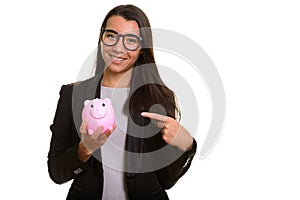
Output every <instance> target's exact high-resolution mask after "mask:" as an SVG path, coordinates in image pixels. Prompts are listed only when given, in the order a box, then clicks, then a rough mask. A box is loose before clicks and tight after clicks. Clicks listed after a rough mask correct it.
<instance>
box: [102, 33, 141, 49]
mask: <svg viewBox="0 0 300 200" xmlns="http://www.w3.org/2000/svg"><path fill="white" fill-rule="evenodd" d="M120 37H123V45H124V47H125V49H127V50H130V51H135V50H137V48H139V46H140V45H141V43H142V39H143V38H142V37H141V36H138V35H134V34H124V35H123V34H119V33H117V32H116V31H114V30H110V29H105V30H103V31H102V32H101V41H102V42H103V44H105V45H106V46H114V45H116V44H117V43H118V41H119V39H120Z"/></svg>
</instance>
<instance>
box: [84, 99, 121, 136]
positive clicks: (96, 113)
mask: <svg viewBox="0 0 300 200" xmlns="http://www.w3.org/2000/svg"><path fill="white" fill-rule="evenodd" d="M82 120H85V121H86V122H87V131H88V134H89V135H92V134H93V133H94V131H95V130H96V129H97V128H98V127H99V126H103V130H102V131H103V132H105V131H106V130H108V129H110V130H113V126H114V124H115V113H114V110H113V107H112V103H111V100H110V99H109V98H105V99H98V98H96V99H93V100H85V101H84V108H83V110H82Z"/></svg>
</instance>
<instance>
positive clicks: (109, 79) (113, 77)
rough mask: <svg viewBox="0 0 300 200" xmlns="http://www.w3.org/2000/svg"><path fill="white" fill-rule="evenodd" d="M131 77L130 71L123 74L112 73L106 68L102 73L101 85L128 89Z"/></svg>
mask: <svg viewBox="0 0 300 200" xmlns="http://www.w3.org/2000/svg"><path fill="white" fill-rule="evenodd" d="M131 75H132V69H130V70H128V71H126V72H125V73H114V72H112V71H111V70H109V69H108V68H107V69H106V70H105V71H104V73H103V77H102V80H101V85H102V86H105V87H112V88H123V87H129V86H130V80H131Z"/></svg>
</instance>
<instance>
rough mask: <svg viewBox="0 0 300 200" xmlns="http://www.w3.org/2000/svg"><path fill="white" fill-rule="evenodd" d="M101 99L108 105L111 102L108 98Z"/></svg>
mask: <svg viewBox="0 0 300 200" xmlns="http://www.w3.org/2000/svg"><path fill="white" fill-rule="evenodd" d="M103 101H104V102H105V103H106V104H108V105H109V104H111V100H110V98H104V99H103Z"/></svg>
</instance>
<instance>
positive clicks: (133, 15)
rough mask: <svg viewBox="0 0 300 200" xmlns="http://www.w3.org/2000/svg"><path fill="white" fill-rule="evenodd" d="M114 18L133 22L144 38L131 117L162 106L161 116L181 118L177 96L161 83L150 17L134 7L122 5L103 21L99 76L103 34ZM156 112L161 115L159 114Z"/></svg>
mask: <svg viewBox="0 0 300 200" xmlns="http://www.w3.org/2000/svg"><path fill="white" fill-rule="evenodd" d="M112 16H121V17H123V18H124V19H126V20H134V21H136V22H137V24H138V26H139V28H140V36H141V37H142V38H143V40H142V45H141V54H140V55H139V58H138V60H137V62H136V63H135V65H134V69H133V74H132V77H131V84H130V91H131V97H130V100H129V108H130V111H131V115H132V114H134V113H136V114H137V115H140V112H141V111H148V110H149V109H150V108H151V106H153V105H155V104H160V105H161V106H163V108H164V109H165V111H164V112H166V113H162V114H167V115H168V116H171V117H173V118H177V117H179V116H180V111H179V107H178V106H177V103H176V100H175V95H174V93H173V91H172V90H170V89H169V88H168V87H167V86H166V85H165V84H164V83H163V81H162V79H161V77H160V75H159V72H158V69H157V65H156V63H155V59H154V52H153V39H152V31H151V26H150V22H149V19H148V17H147V16H146V14H145V13H144V12H143V11H142V10H141V9H140V8H138V7H136V6H134V5H130V4H128V5H119V6H117V7H115V8H113V9H112V10H111V11H109V12H108V14H107V15H106V17H105V18H104V20H103V23H102V25H101V30H100V37H99V41H98V50H97V59H96V74H98V73H101V74H102V73H103V71H104V68H105V62H104V60H103V57H102V54H101V50H100V43H101V40H100V38H101V33H102V31H103V30H104V29H105V28H106V25H107V21H108V19H109V18H110V17H112ZM156 112H160V111H159V110H157V111H156Z"/></svg>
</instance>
